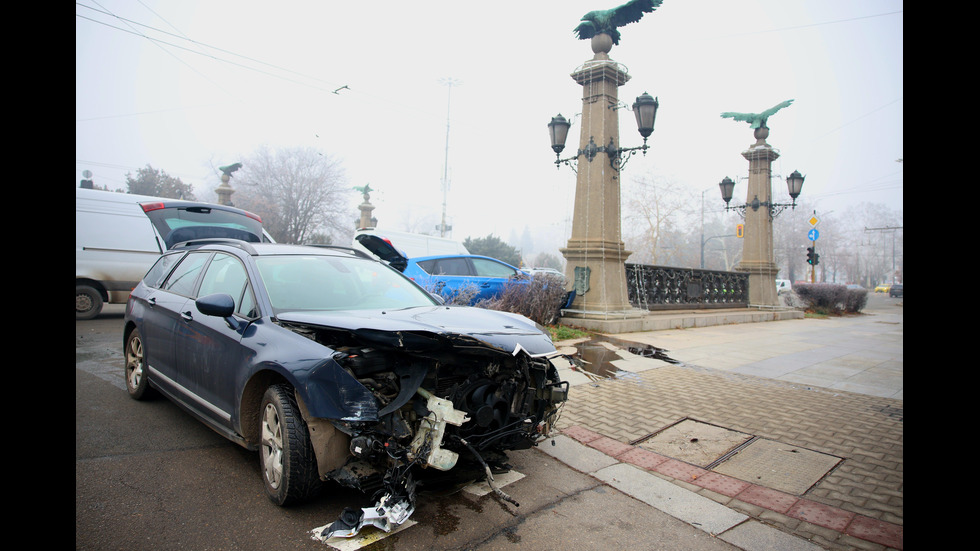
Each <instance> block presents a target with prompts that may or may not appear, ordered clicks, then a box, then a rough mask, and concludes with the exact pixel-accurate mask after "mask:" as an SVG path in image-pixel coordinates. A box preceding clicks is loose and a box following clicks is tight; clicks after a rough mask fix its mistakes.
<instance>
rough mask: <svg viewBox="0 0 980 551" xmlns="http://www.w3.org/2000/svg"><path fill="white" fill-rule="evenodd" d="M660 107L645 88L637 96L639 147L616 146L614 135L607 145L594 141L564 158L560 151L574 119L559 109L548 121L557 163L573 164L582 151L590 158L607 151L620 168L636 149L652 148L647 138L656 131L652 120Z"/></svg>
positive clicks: (556, 164)
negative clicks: (572, 155) (567, 116)
mask: <svg viewBox="0 0 980 551" xmlns="http://www.w3.org/2000/svg"><path fill="white" fill-rule="evenodd" d="M624 106H625V105H624ZM658 107H660V102H659V101H657V98H655V97H653V96H651V95H650V94H648V93H646V92H644V93H643V94H641V95H639V96H637V98H636V102H634V103H633V114H634V115H635V116H636V128H637V131H638V132H639V133H640V135H641V136H643V145H641V146H639V147H616V146H615V144H614V143H613V141H612V138H609V144H608V145H604V146H597V145H596V144H595V143H589V145H588V146H586V148H585V149H579V150H578V152H577V153H576V154H575V156H574V157H569V158H567V159H562V158H561V152H562V151H563V150H564V149H565V139H566V138H567V137H568V128H569V127H570V126H571V123H570V122H568V120H567V119H565V117H563V116H561V114H560V113H559V114H558V116H557V117H551V122H549V123H548V133H549V135H550V136H551V149H552V150H553V151H554V152H555V166H556V167H559V168H560V167H561V164H562V163H565V164H567V165H568V166H572V165H571V161H577V160H578V158H579V157H580V156H581V155H585V156H586V157H587V158H588V159H589V161H591V160H592V159H593V158H595V156H596V155H597V154H599V153H605V154H606V155H608V156H609V164H610V165H612V167H613V169H615V170H616V171H619V170H620V169H621V168H622V167H623V166H624V165H625V164H626V161H627V160H629V158H630V157H631V156H633V154H635V153H636V152H637V151H642V152H643V154H644V155H646V154H647V149H650V146H649V145H647V138H649V137H650V134H653V124H654V121H656V119H657V108H658ZM610 108H613V109H619V108H620V106H618V105H611V106H610ZM624 153H626V154H627V155H626V157H625V158H624V157H623V154H624ZM573 170H574V167H573Z"/></svg>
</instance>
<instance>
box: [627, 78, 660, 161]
mask: <svg viewBox="0 0 980 551" xmlns="http://www.w3.org/2000/svg"><path fill="white" fill-rule="evenodd" d="M658 107H660V102H658V101H657V98H655V97H653V96H651V95H650V94H648V93H646V92H643V94H641V95H639V96H637V97H636V103H634V104H633V114H634V115H636V128H637V130H639V131H640V135H641V136H643V148H644V151H643V153H644V154H646V147H647V138H649V137H650V134H653V122H654V121H655V120H657V108H658Z"/></svg>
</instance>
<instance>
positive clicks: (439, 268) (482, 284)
mask: <svg viewBox="0 0 980 551" xmlns="http://www.w3.org/2000/svg"><path fill="white" fill-rule="evenodd" d="M355 239H356V240H357V242H358V243H359V244H360V245H361V247H363V248H364V249H365V250H367V251H370V252H371V254H373V255H374V256H376V257H377V258H379V259H381V260H384V261H385V262H387V263H388V264H389V265H390V266H392V267H393V268H395V269H397V270H399V271H401V272H402V273H404V274H405V275H406V276H408V277H409V278H411V279H412V281H414V282H416V283H418V284H419V285H421V286H422V287H423V288H424V289H426V290H428V291H430V292H432V293H436V294H438V295H440V296H442V297H443V298H444V299H446V300H447V301H449V302H452V301H453V299H455V298H456V297H458V296H462V297H470V298H469V300H468V301H467V304H470V305H472V304H476V303H477V302H479V301H481V300H486V299H492V298H495V297H497V296H499V295H500V294H501V293H503V291H504V287H505V285H507V284H508V283H517V284H520V283H521V282H522V281H529V280H530V278H531V275H530V274H528V273H527V272H524V271H523V270H521V269H519V268H515V267H514V266H511V265H510V264H507V263H506V262H501V261H500V260H497V259H495V258H490V257H488V256H480V255H471V254H449V255H435V256H422V257H416V258H412V257H406V255H405V254H404V253H403V251H401V250H399V249H398V248H396V246H395V245H394V244H393V243H392V242H391V241H389V240H387V239H384V238H382V237H381V236H379V235H371V234H360V235H357V236H356V238H355Z"/></svg>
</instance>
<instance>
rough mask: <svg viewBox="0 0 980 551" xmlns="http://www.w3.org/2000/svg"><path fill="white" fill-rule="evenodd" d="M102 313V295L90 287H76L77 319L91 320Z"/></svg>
mask: <svg viewBox="0 0 980 551" xmlns="http://www.w3.org/2000/svg"><path fill="white" fill-rule="evenodd" d="M101 311H102V295H101V294H99V291H97V290H96V289H94V288H93V287H90V286H88V285H75V319H77V320H90V319H92V318H94V317H95V316H98V315H99V312H101Z"/></svg>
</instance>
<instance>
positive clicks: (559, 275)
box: [527, 268, 565, 281]
mask: <svg viewBox="0 0 980 551" xmlns="http://www.w3.org/2000/svg"><path fill="white" fill-rule="evenodd" d="M527 273H529V274H531V275H532V276H535V275H538V274H541V275H548V276H554V277H557V278H559V279H561V280H562V281H564V280H565V274H563V273H561V272H559V271H558V270H556V269H554V268H530V269H528V270H527Z"/></svg>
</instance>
